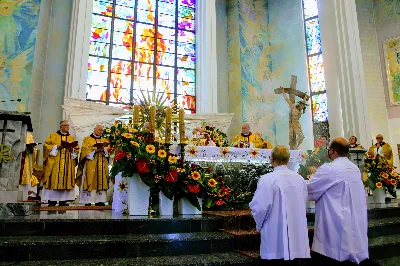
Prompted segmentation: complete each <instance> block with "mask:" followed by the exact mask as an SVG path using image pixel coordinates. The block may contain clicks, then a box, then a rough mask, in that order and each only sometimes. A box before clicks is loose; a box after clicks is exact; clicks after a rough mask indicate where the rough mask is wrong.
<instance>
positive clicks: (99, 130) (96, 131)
mask: <svg viewBox="0 0 400 266" xmlns="http://www.w3.org/2000/svg"><path fill="white" fill-rule="evenodd" d="M103 128H104V127H103V125H96V127H95V128H94V130H93V133H94V134H95V135H96V136H101V135H103Z"/></svg>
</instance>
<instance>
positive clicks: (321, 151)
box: [298, 140, 332, 180]
mask: <svg viewBox="0 0 400 266" xmlns="http://www.w3.org/2000/svg"><path fill="white" fill-rule="evenodd" d="M323 144H324V142H323V141H321V140H316V141H315V143H314V147H315V149H314V151H308V152H307V153H306V154H304V155H303V158H304V159H305V164H300V168H299V172H298V173H299V174H300V175H301V176H302V177H303V178H304V179H305V180H308V179H310V176H311V175H312V174H314V173H315V172H316V171H317V169H318V168H319V167H320V166H321V165H323V164H324V163H330V162H331V161H332V160H331V159H330V158H329V156H328V150H327V149H326V148H325V147H323Z"/></svg>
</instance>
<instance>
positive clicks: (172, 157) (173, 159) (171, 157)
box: [168, 156, 178, 163]
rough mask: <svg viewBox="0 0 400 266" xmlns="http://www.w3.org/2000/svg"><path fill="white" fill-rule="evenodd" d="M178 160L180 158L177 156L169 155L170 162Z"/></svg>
mask: <svg viewBox="0 0 400 266" xmlns="http://www.w3.org/2000/svg"><path fill="white" fill-rule="evenodd" d="M177 161H178V158H176V157H175V156H170V157H168V162H169V163H176V162H177Z"/></svg>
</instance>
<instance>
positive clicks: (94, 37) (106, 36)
mask: <svg viewBox="0 0 400 266" xmlns="http://www.w3.org/2000/svg"><path fill="white" fill-rule="evenodd" d="M90 40H91V41H97V42H104V43H109V42H110V31H109V30H104V29H98V28H92V34H91V36H90Z"/></svg>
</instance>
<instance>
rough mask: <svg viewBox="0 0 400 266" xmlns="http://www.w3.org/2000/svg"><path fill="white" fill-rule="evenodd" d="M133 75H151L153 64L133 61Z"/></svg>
mask: <svg viewBox="0 0 400 266" xmlns="http://www.w3.org/2000/svg"><path fill="white" fill-rule="evenodd" d="M134 75H137V76H140V77H149V78H151V77H153V76H154V75H153V65H149V64H143V63H135V73H134Z"/></svg>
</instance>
